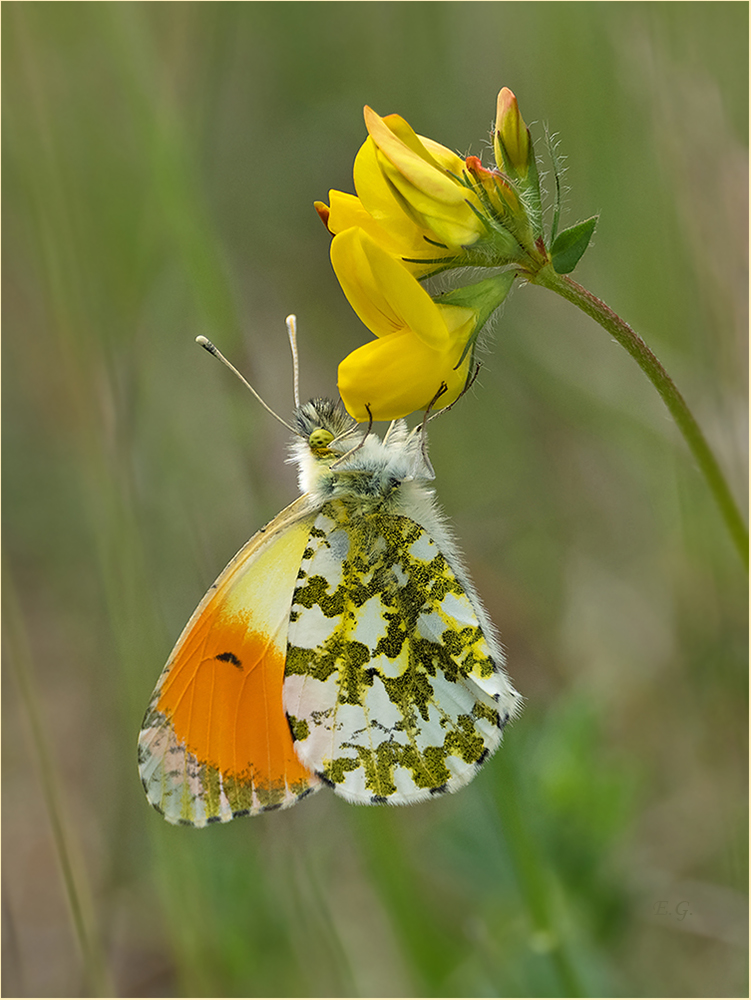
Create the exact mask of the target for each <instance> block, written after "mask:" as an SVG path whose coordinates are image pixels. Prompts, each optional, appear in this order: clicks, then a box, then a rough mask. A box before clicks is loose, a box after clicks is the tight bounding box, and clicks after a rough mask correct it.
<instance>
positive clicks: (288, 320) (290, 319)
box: [284, 313, 297, 326]
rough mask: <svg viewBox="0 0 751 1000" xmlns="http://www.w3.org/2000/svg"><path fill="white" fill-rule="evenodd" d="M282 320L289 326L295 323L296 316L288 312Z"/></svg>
mask: <svg viewBox="0 0 751 1000" xmlns="http://www.w3.org/2000/svg"><path fill="white" fill-rule="evenodd" d="M284 322H285V323H286V324H287V326H290V325H292V326H294V325H295V323H296V322H297V316H295V314H294V313H290V314H289V316H288V317H287V318H286V319H285V321H284Z"/></svg>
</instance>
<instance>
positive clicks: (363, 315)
mask: <svg viewBox="0 0 751 1000" xmlns="http://www.w3.org/2000/svg"><path fill="white" fill-rule="evenodd" d="M331 263H332V264H333V266H334V271H335V272H336V276H337V278H338V280H339V284H340V285H341V286H342V290H343V291H344V294H345V295H346V296H347V299H348V300H349V303H350V305H351V306H352V308H353V309H354V310H355V312H356V313H357V315H358V316H359V317H360V319H361V320H362V321H363V323H364V324H365V325H366V326H367V328H368V329H369V330H370V331H371V332H372V333H374V334H375V335H376V336H377V337H385V336H388V335H390V334H394V333H397V332H400V331H404V330H412V331H413V333H414V334H415V335H416V336H417V337H418V338H419V339H421V340H422V341H423V342H424V343H425V344H426V345H429V346H430V347H432V348H433V349H444V348H445V347H446V346H447V344H448V342H449V333H448V329H447V326H446V320H445V318H444V313H443V311H442V310H441V309H440V308H439V307H438V306H437V305H436V304H435V302H433V300H432V299H431V297H430V296H429V295H428V293H427V292H426V291H425V289H424V288H423V287H422V285H421V284H420V283H419V282H418V281H417V279H416V278H414V277H413V276H412V275H411V274H410V273H409V271H407V270H406V268H404V267H403V266H402V265H401V264H400V263H399V262H398V261H397V260H395V259H394V257H392V256H391V255H390V254H389V253H388V252H387V251H386V250H384V249H383V248H382V247H380V246H379V245H378V244H377V243H376V242H375V240H373V239H372V238H371V237H370V236H368V234H367V233H366V232H364V231H363V230H362V229H360V228H359V227H356V226H354V227H352V228H351V229H346V230H345V231H344V232H343V233H339V234H338V235H337V236H335V237H334V239H333V240H332V242H331Z"/></svg>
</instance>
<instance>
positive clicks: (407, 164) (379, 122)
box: [355, 105, 488, 251]
mask: <svg viewBox="0 0 751 1000" xmlns="http://www.w3.org/2000/svg"><path fill="white" fill-rule="evenodd" d="M365 125H366V126H367V129H368V132H369V133H370V139H371V140H372V146H371V147H370V148H367V149H366V147H368V143H366V145H365V146H364V147H363V150H362V151H361V152H362V153H363V156H362V157H361V158H360V163H359V164H356V167H355V187H356V189H357V193H358V195H359V196H360V199H361V201H362V203H363V205H364V206H365V208H366V209H367V210H368V211H369V212H370V213H371V214H372V215H374V216H375V217H376V218H378V212H379V210H380V209H381V208H382V205H383V201H384V197H383V196H384V191H383V187H384V184H385V185H386V186H387V189H388V193H387V194H386V198H387V200H390V201H395V202H396V204H397V205H398V207H400V208H401V209H402V211H403V212H404V213H405V214H406V215H407V216H408V217H409V218H411V219H412V220H413V221H414V222H415V223H416V224H417V225H418V226H420V227H422V228H423V229H424V230H425V231H426V233H428V234H432V238H433V240H434V241H435V242H437V243H439V244H442V245H443V246H444V247H447V248H449V249H452V250H454V251H456V250H458V249H459V248H461V247H465V246H470V245H471V244H472V243H474V242H476V241H477V240H478V239H480V238H481V237H483V236H485V235H486V234H487V232H488V227H487V225H486V224H485V222H484V221H483V219H482V214H483V213H482V205H481V203H480V201H479V199H478V198H477V196H476V195H475V194H474V193H473V192H472V191H471V190H470V189H469V188H468V187H466V186H465V184H463V183H462V181H461V178H462V176H463V171H464V161H463V160H462V158H461V157H460V156H457V155H456V153H452V152H451V150H450V149H446V147H445V146H441V145H440V143H437V142H433V141H432V140H431V139H425V138H422V137H420V136H418V135H417V134H416V133H415V132H414V131H413V129H412V128H411V127H410V125H409V124H408V123H407V122H406V121H405V120H404V119H403V118H402V117H401V116H400V115H388V116H387V117H386V118H381V117H380V116H379V115H377V114H376V113H375V111H373V110H372V108H369V107H367V105H366V107H365ZM358 166H359V171H358ZM358 172H359V175H360V176H359V177H358ZM388 195H391V197H390V198H388ZM389 215H391V213H389Z"/></svg>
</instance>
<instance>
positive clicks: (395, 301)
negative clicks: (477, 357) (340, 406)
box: [331, 227, 515, 421]
mask: <svg viewBox="0 0 751 1000" xmlns="http://www.w3.org/2000/svg"><path fill="white" fill-rule="evenodd" d="M331 262H332V264H333V265H334V270H335V272H336V276H337V278H338V279H339V284H340V285H341V286H342V289H343V291H344V294H345V295H346V296H347V298H348V299H349V302H350V305H351V306H352V308H353V309H354V310H355V312H356V313H357V315H358V316H359V317H360V319H361V320H362V321H363V323H364V324H365V325H366V326H367V327H368V329H369V330H370V331H371V332H372V333H374V334H375V336H376V338H377V339H376V340H374V341H371V342H370V343H368V344H365V345H363V346H362V347H359V348H357V350H355V351H353V352H352V354H350V355H349V356H348V357H346V358H345V359H344V361H342V363H341V364H340V365H339V380H338V384H339V392H340V394H341V397H342V400H343V401H344V405H345V406H346V408H347V410H348V412H349V413H350V414H351V415H352V416H353V417H354V418H355V419H356V420H360V421H365V420H368V419H369V412H370V414H371V415H372V417H373V419H374V420H393V419H395V418H397V417H405V416H407V414H409V413H412V412H413V411H415V410H425V409H427V407H428V406H430V404H431V403H433V405H434V407H435V408H436V409H442V408H443V407H444V406H448V405H450V404H451V403H453V402H454V401H455V400H456V399H457V398H458V397H459V396H460V395H461V392H462V390H463V389H464V386H465V385H466V383H467V377H468V374H469V372H470V366H471V364H472V348H473V346H474V341H475V338H476V336H477V333H478V331H479V330H480V328H481V327H482V326H483V324H484V323H485V321H486V320H487V319H488V317H489V316H490V314H491V313H492V311H493V310H494V309H495V308H496V307H497V306H498V305H500V303H501V302H502V301H503V299H504V298H505V297H506V295H507V294H508V291H509V289H510V287H511V284H512V282H513V280H514V277H515V275H514V273H513V272H506V273H505V274H502V275H497V276H495V277H493V278H489V279H487V280H486V281H482V282H479V283H477V284H475V285H471V286H469V287H466V288H458V289H455V290H454V291H452V292H449V293H448V294H446V295H444V296H442V297H441V299H440V300H439V301H434V300H433V299H432V298H431V297H430V295H428V293H427V292H426V291H425V289H424V288H423V287H422V285H420V283H419V282H418V281H417V280H416V279H415V278H414V277H412V275H410V274H409V273H408V272H407V271H406V270H405V268H404V267H402V265H401V264H399V262H398V261H397V260H395V259H394V258H393V257H392V256H391V255H390V254H388V253H387V252H386V251H385V250H384V249H383V248H382V247H380V246H379V245H378V244H377V243H376V242H375V241H374V240H373V239H372V238H371V237H370V236H369V235H368V234H367V233H366V232H364V231H363V230H362V229H359V228H357V227H353V228H351V229H347V230H345V231H344V232H343V233H339V234H338V235H337V236H335V237H334V239H333V241H332V243H331ZM442 386H445V387H446V391H445V392H444V393H443V395H441V397H440V399H438V400H435V397H436V394H437V393H438V392H439V390H440V389H441V387H442ZM434 400H435V402H434Z"/></svg>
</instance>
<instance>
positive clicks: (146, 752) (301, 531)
mask: <svg viewBox="0 0 751 1000" xmlns="http://www.w3.org/2000/svg"><path fill="white" fill-rule="evenodd" d="M315 516H316V515H315V513H314V512H311V510H310V503H309V501H308V500H307V498H306V497H304V496H303V497H300V498H299V499H298V500H296V501H295V502H294V503H293V504H291V505H290V506H289V507H287V508H286V510H284V511H282V513H281V514H279V516H278V517H277V518H276V519H275V520H274V521H272V522H271V523H270V524H269V525H267V526H266V528H264V529H262V530H261V531H259V532H258V533H257V534H256V535H255V536H254V537H253V538H252V539H251V540H250V541H249V542H248V543H247V545H246V546H245V547H244V548H243V549H241V550H240V552H239V553H238V554H237V555H236V556H235V558H234V559H233V560H232V562H231V563H230V564H229V565H228V566H227V568H226V569H225V570H224V572H223V573H222V574H221V576H219V578H218V579H217V581H216V583H214V585H213V586H212V587H211V589H210V590H209V592H208V593H207V594H206V596H205V597H204V599H203V601H202V602H201V604H200V605H199V606H198V608H197V609H196V611H195V613H194V614H193V617H192V618H191V619H190V621H189V622H188V624H187V626H186V627H185V629H184V631H183V633H182V635H181V636H180V638H179V640H178V642H177V645H176V646H175V648H174V650H173V652H172V654H171V656H170V658H169V661H168V662H167V665H166V667H165V668H164V670H163V672H162V675H161V677H160V678H159V682H158V684H157V686H156V689H155V691H154V694H153V697H152V699H151V703H150V705H149V708H148V710H147V712H146V718H145V719H144V722H143V727H142V730H141V734H140V739H139V768H140V772H141V779H142V781H143V785H144V788H145V790H146V795H147V797H148V799H149V801H150V802H151V804H152V805H153V806H155V807H156V809H158V810H159V811H160V812H161V813H162V814H163V815H164V818H165V819H167V820H168V821H169V822H170V823H184V824H188V825H191V826H205V825H206V824H207V823H211V822H219V821H221V822H227V821H229V820H231V819H232V818H233V817H235V816H238V815H253V814H255V813H259V812H262V811H264V810H267V809H275V808H284V807H286V806H290V805H293V804H294V803H295V802H296V801H297V800H298V799H299V798H301V797H302V796H303V795H306V794H308V793H309V792H312V791H315V790H316V789H317V788H318V787H320V781H319V779H318V778H317V777H316V776H315V774H313V773H311V772H310V771H309V770H308V768H306V767H305V766H304V765H303V764H302V763H301V762H300V760H299V759H298V757H297V756H296V754H295V752H294V749H293V746H292V739H291V736H290V731H289V726H288V723H287V720H286V717H285V714H284V711H283V708H282V683H283V676H284V661H285V656H286V647H287V628H288V623H289V614H290V604H291V600H292V593H293V590H294V586H295V581H296V578H297V574H298V570H299V567H300V562H301V560H302V557H303V552H304V551H305V548H306V545H307V541H308V536H309V533H310V529H311V526H312V523H313V521H314V519H315Z"/></svg>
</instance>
